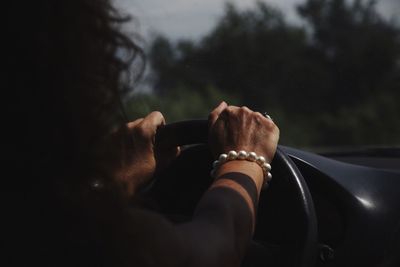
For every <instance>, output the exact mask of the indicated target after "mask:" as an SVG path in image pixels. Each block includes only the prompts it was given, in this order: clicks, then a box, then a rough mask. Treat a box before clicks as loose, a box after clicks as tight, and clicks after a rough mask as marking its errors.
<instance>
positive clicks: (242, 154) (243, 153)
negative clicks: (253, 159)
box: [237, 150, 248, 160]
mask: <svg viewBox="0 0 400 267" xmlns="http://www.w3.org/2000/svg"><path fill="white" fill-rule="evenodd" d="M247 155H248V154H247V152H246V151H244V150H240V151H239V153H238V157H237V158H238V159H242V160H243V159H246V158H247Z"/></svg>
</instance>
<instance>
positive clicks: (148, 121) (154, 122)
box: [139, 111, 165, 143]
mask: <svg viewBox="0 0 400 267" xmlns="http://www.w3.org/2000/svg"><path fill="white" fill-rule="evenodd" d="M163 125H165V119H164V116H163V115H162V114H161V112H159V111H153V112H151V113H150V114H149V115H147V116H146V117H145V118H144V119H143V121H142V122H141V124H140V126H139V127H140V132H141V134H142V136H144V137H147V138H149V139H151V140H153V143H154V141H155V140H154V138H155V134H156V131H157V128H159V127H160V126H163Z"/></svg>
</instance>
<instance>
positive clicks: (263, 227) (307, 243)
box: [153, 120, 317, 267]
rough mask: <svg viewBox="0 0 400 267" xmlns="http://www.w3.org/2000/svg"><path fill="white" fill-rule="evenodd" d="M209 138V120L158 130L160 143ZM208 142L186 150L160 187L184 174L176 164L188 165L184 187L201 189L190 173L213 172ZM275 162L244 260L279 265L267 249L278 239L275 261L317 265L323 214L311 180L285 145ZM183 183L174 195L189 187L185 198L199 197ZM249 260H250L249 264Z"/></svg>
mask: <svg viewBox="0 0 400 267" xmlns="http://www.w3.org/2000/svg"><path fill="white" fill-rule="evenodd" d="M207 139H208V122H207V120H190V121H182V122H177V123H172V124H168V125H166V126H165V127H163V128H161V129H159V130H158V131H157V135H156V142H157V144H158V145H161V146H162V145H165V144H169V145H180V146H183V145H189V144H207ZM202 147H203V148H202V149H199V148H196V147H192V148H189V149H187V151H186V152H185V151H184V153H182V154H181V156H180V158H182V159H179V158H178V159H177V161H176V164H175V166H172V167H171V168H170V170H169V171H168V170H167V171H166V172H167V174H165V175H166V176H169V177H166V178H160V180H165V181H166V182H165V183H164V184H163V183H162V182H161V183H160V184H161V185H160V186H158V188H163V187H165V185H166V184H169V186H171V183H172V184H173V181H171V177H174V178H175V179H176V177H177V176H179V171H177V170H176V169H177V168H186V169H185V170H184V172H185V173H186V175H184V176H185V177H186V180H185V181H186V185H185V183H184V185H183V186H187V187H190V186H192V188H193V190H198V189H197V188H194V187H193V185H191V184H192V182H193V180H191V177H188V176H187V174H188V173H191V175H192V174H193V175H194V176H195V175H196V174H198V175H200V176H202V177H203V180H204V176H208V175H207V174H208V173H209V171H210V169H211V162H212V157H211V156H210V152H209V150H208V148H207V147H206V146H204V145H203V146H202ZM190 151H191V152H193V153H191V152H190ZM191 154H192V155H193V154H195V155H196V156H197V157H198V158H200V160H193V159H192V158H191V157H192V156H190V155H191ZM199 154H200V156H199ZM188 155H189V156H188ZM194 162H200V163H201V164H202V165H201V166H192V165H193V163H194ZM173 165H174V164H173ZM271 165H272V166H273V168H272V173H273V179H272V181H271V183H270V187H269V188H268V189H267V191H266V192H262V193H261V196H260V200H259V207H258V212H257V225H256V232H255V235H254V241H253V244H252V245H251V246H250V248H249V252H248V253H247V255H246V258H245V263H244V265H245V266H254V267H255V266H274V264H271V262H269V259H268V257H269V256H268V255H267V254H268V252H267V250H271V244H277V246H276V247H275V251H278V252H277V253H276V254H275V256H274V260H272V262H273V263H275V264H277V265H279V266H293V267H294V266H299V267H310V266H314V264H315V259H316V254H317V219H316V215H315V210H314V205H313V201H312V198H311V194H310V192H309V190H308V187H307V184H306V182H305V180H304V178H303V176H302V174H301V173H300V171H299V170H298V169H297V167H296V165H295V164H294V163H293V161H292V160H291V159H290V157H289V156H288V155H287V154H286V153H285V152H284V151H283V150H282V147H280V146H278V149H277V151H276V154H275V157H274V159H273V161H272V164H271ZM177 166H178V167H177ZM193 170H196V171H195V172H194V171H193ZM201 170H203V172H202V171H201ZM161 176H162V175H161ZM181 176H182V175H181ZM172 179H173V178H172ZM193 179H194V178H193ZM181 180H182V179H181ZM157 182H158V180H157ZM157 182H156V183H157ZM177 184H180V186H181V187H182V181H181V182H180V183H176V184H174V185H172V190H167V191H168V192H169V194H173V198H179V196H178V195H177V194H179V193H177V192H176V191H183V192H188V194H187V195H185V196H181V197H182V198H181V199H180V201H179V202H180V203H182V202H185V203H188V201H189V200H188V199H190V198H191V196H193V192H191V191H193V190H191V189H190V188H187V187H185V188H184V190H183V189H182V190H181V189H179V188H177ZM208 185H209V184H208ZM208 185H206V186H205V187H204V186H203V188H202V189H201V190H204V189H205V188H206V187H207V186H208ZM200 187H201V186H200ZM153 188H157V186H153ZM174 189H175V190H174ZM171 191H175V192H171ZM203 192H204V191H203ZM182 200H183V201H182ZM189 202H190V201H189ZM267 247H268V249H267ZM272 247H273V246H272ZM276 248H277V249H276ZM246 262H248V263H247V264H246Z"/></svg>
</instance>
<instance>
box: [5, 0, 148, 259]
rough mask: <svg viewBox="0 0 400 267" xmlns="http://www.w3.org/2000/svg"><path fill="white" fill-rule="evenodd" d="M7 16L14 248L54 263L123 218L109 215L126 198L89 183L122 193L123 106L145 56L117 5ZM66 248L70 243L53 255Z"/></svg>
mask: <svg viewBox="0 0 400 267" xmlns="http://www.w3.org/2000/svg"><path fill="white" fill-rule="evenodd" d="M3 8H4V9H3V15H4V17H5V20H6V30H5V32H3V35H2V43H3V44H5V48H4V50H3V57H2V58H1V63H2V64H3V67H5V69H6V70H5V75H4V79H2V83H3V84H2V93H3V96H2V99H3V101H4V103H3V105H2V107H5V112H3V115H4V116H5V119H4V120H2V124H3V126H2V129H4V130H3V133H5V136H4V137H3V141H4V143H5V144H4V146H3V148H2V152H3V155H5V157H6V160H7V161H6V162H7V164H6V169H3V174H4V175H6V173H7V175H6V176H7V177H6V179H4V180H3V183H4V182H5V183H6V184H7V186H5V187H6V188H7V190H6V191H7V194H6V195H5V196H6V198H7V206H8V209H7V210H6V213H5V214H6V216H5V218H11V220H10V225H9V226H8V227H9V228H10V229H9V231H8V232H9V234H10V236H11V238H10V239H9V247H13V245H15V248H16V249H15V251H19V253H22V254H25V253H26V252H27V251H32V255H33V254H35V255H41V254H40V253H42V252H43V253H44V254H43V255H45V254H46V251H45V250H46V248H47V249H48V248H49V247H51V246H54V247H56V246H57V245H60V244H61V243H62V242H66V241H65V240H67V239H68V240H73V239H74V238H73V236H76V235H78V236H79V234H78V233H84V234H85V235H89V234H90V231H92V232H97V233H98V231H97V230H96V227H97V226H96V227H94V228H93V227H92V226H93V225H92V226H90V227H89V226H88V225H85V226H83V223H86V224H89V223H88V222H89V221H91V222H93V221H94V222H96V221H101V219H99V218H97V217H101V216H103V215H102V211H104V214H105V215H104V216H103V217H105V216H108V217H109V218H113V216H114V215H112V214H111V213H107V211H113V212H114V210H115V205H114V206H113V204H112V201H110V199H112V198H115V199H117V198H118V193H117V192H111V193H110V194H104V195H102V196H100V195H98V194H97V193H96V192H92V191H93V190H92V191H91V189H90V186H89V184H90V182H91V181H92V180H93V179H102V180H103V181H104V182H105V183H110V184H112V179H111V178H110V177H111V176H112V167H113V164H114V163H115V162H117V161H118V160H119V155H120V154H121V153H119V149H121V143H122V142H124V140H118V139H115V138H111V137H112V132H113V131H114V130H115V129H117V128H119V127H121V126H122V125H123V124H124V123H125V121H124V118H123V116H122V115H121V110H120V99H121V98H122V97H123V96H124V94H125V93H126V92H127V90H128V83H129V79H131V78H132V77H135V75H137V74H138V73H140V72H141V67H140V66H139V67H138V68H137V72H136V73H133V70H132V68H131V66H132V63H133V61H134V60H135V59H136V58H137V57H139V58H140V57H141V56H142V52H141V50H140V49H139V48H138V46H137V45H136V44H135V43H133V42H132V41H131V40H130V39H129V38H128V37H127V36H126V35H124V34H123V33H122V31H121V30H120V26H121V23H123V22H125V21H127V20H128V19H127V18H124V17H121V16H120V15H119V14H118V12H117V11H116V10H115V9H114V8H113V7H112V5H111V1H109V0H57V1H54V0H37V1H8V2H6V3H3ZM8 184H9V185H8ZM108 188H113V186H110V187H108ZM111 191H112V190H111ZM96 194H97V195H96ZM99 194H102V193H99ZM115 214H118V212H117V211H116V210H115ZM85 216H86V217H85ZM84 217H85V218H86V219H85V218H84ZM114 217H115V216H114ZM105 220H106V219H105ZM108 220H110V219H108ZM115 220H117V218H115ZM76 225H78V226H76ZM79 225H80V226H79ZM99 225H102V224H101V223H99ZM75 226H76V227H75ZM99 227H100V226H99ZM110 227H111V226H110ZM74 229H75V230H74ZM88 229H89V230H90V229H92V230H90V231H86V230H88ZM93 236H95V234H93ZM93 236H92V237H90V238H95V237H93ZM82 238H83V239H82V240H86V241H85V242H88V241H87V240H89V239H90V238H89V237H88V238H86V237H82ZM51 240H52V241H51ZM57 240H59V241H60V240H64V241H60V242H59V244H56V243H53V245H50V246H48V245H49V244H51V242H53V241H54V242H56V241H57ZM75 241H76V240H75ZM75 241H74V242H75ZM76 242H78V241H76ZM76 242H75V243H76ZM78 243H79V242H78ZM44 244H47V245H44ZM82 244H83V243H82ZM41 245H44V246H43V249H42V248H41ZM75 245H76V244H75ZM83 246H84V245H83ZM24 248H26V250H24ZM33 248H35V250H34V249H33ZM40 250H43V251H40ZM39 251H40V252H39ZM57 251H60V252H61V251H63V249H58V250H57ZM88 253H89V252H88ZM53 254H54V253H53ZM89 254H90V253H89ZM89 254H88V255H89ZM38 257H40V256H38ZM54 257H57V253H55V254H54ZM26 258H27V260H29V257H26ZM56 265H57V264H56Z"/></svg>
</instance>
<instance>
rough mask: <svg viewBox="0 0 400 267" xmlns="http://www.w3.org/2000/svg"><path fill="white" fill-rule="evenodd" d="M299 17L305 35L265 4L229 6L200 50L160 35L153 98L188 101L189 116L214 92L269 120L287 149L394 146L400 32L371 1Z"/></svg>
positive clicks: (318, 2) (327, 4)
mask: <svg viewBox="0 0 400 267" xmlns="http://www.w3.org/2000/svg"><path fill="white" fill-rule="evenodd" d="M298 12H299V14H300V15H301V17H302V18H303V19H304V20H305V22H306V23H307V26H305V27H300V26H295V25H291V24H288V23H286V21H285V19H284V16H283V14H282V13H280V12H279V11H278V10H276V9H273V8H271V7H269V6H267V5H266V4H265V3H263V2H258V3H257V4H256V6H255V7H254V8H251V9H248V10H244V11H240V10H237V9H236V7H235V6H234V5H232V4H227V5H226V8H225V13H224V14H223V16H222V17H221V18H220V20H219V21H218V23H217V24H216V26H215V27H214V28H213V29H212V30H211V31H210V33H209V34H207V35H206V36H204V37H203V38H202V39H201V40H200V41H199V42H196V43H195V42H193V41H188V40H178V41H177V42H174V43H172V42H171V41H169V40H168V39H167V38H165V37H162V36H158V37H157V38H156V39H155V40H154V42H153V43H152V45H151V47H150V50H149V57H150V63H151V66H152V69H153V71H154V81H153V82H154V88H155V92H156V93H157V95H162V98H163V99H164V100H168V101H171V103H176V102H174V101H173V99H172V98H169V97H168V96H169V95H170V94H172V95H174V96H175V97H179V95H182V96H184V99H185V101H184V103H183V102H181V103H180V104H179V105H180V106H181V107H182V110H185V113H186V115H189V114H192V113H190V112H188V109H189V107H186V104H187V102H188V101H191V102H192V107H190V108H193V106H195V105H199V109H202V110H205V109H203V108H202V107H204V106H206V105H205V104H204V103H205V102H202V101H199V99H207V98H208V97H209V95H208V94H209V93H208V92H207V90H205V88H219V89H220V90H221V91H222V92H223V94H225V95H227V94H233V95H235V99H238V102H239V103H240V105H247V106H249V107H251V108H253V109H256V110H268V111H269V112H270V113H272V114H273V115H274V117H275V118H276V119H277V121H279V126H280V127H281V130H282V131H281V132H282V141H283V142H284V143H286V144H290V145H303V146H313V145H335V144H346V145H350V144H388V143H397V144H400V128H399V127H400V126H398V125H399V123H398V117H399V116H400V110H399V108H398V107H397V103H396V101H395V99H399V97H400V92H399V91H400V30H399V27H398V26H397V25H396V24H391V23H389V22H388V21H385V20H384V19H383V18H382V17H381V16H380V15H379V14H378V13H377V12H376V10H375V2H374V1H371V0H365V1H362V0H353V1H346V0H306V1H305V2H304V3H303V4H301V5H299V7H298ZM177 88H181V89H180V90H177ZM182 88H185V90H188V92H186V91H184V90H183V89H182ZM193 92H195V93H194V94H193ZM189 94H193V95H192V96H191V95H189ZM152 97H156V96H152ZM201 105H202V107H200V106H201ZM208 111H209V110H208ZM208 111H207V112H208ZM171 112H172V111H171ZM176 112H177V113H178V110H177V111H176ZM182 112H183V111H182ZM174 116H175V117H176V118H178V117H179V118H180V115H174ZM186 118H187V117H186ZM393 132H394V134H391V133H393Z"/></svg>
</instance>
